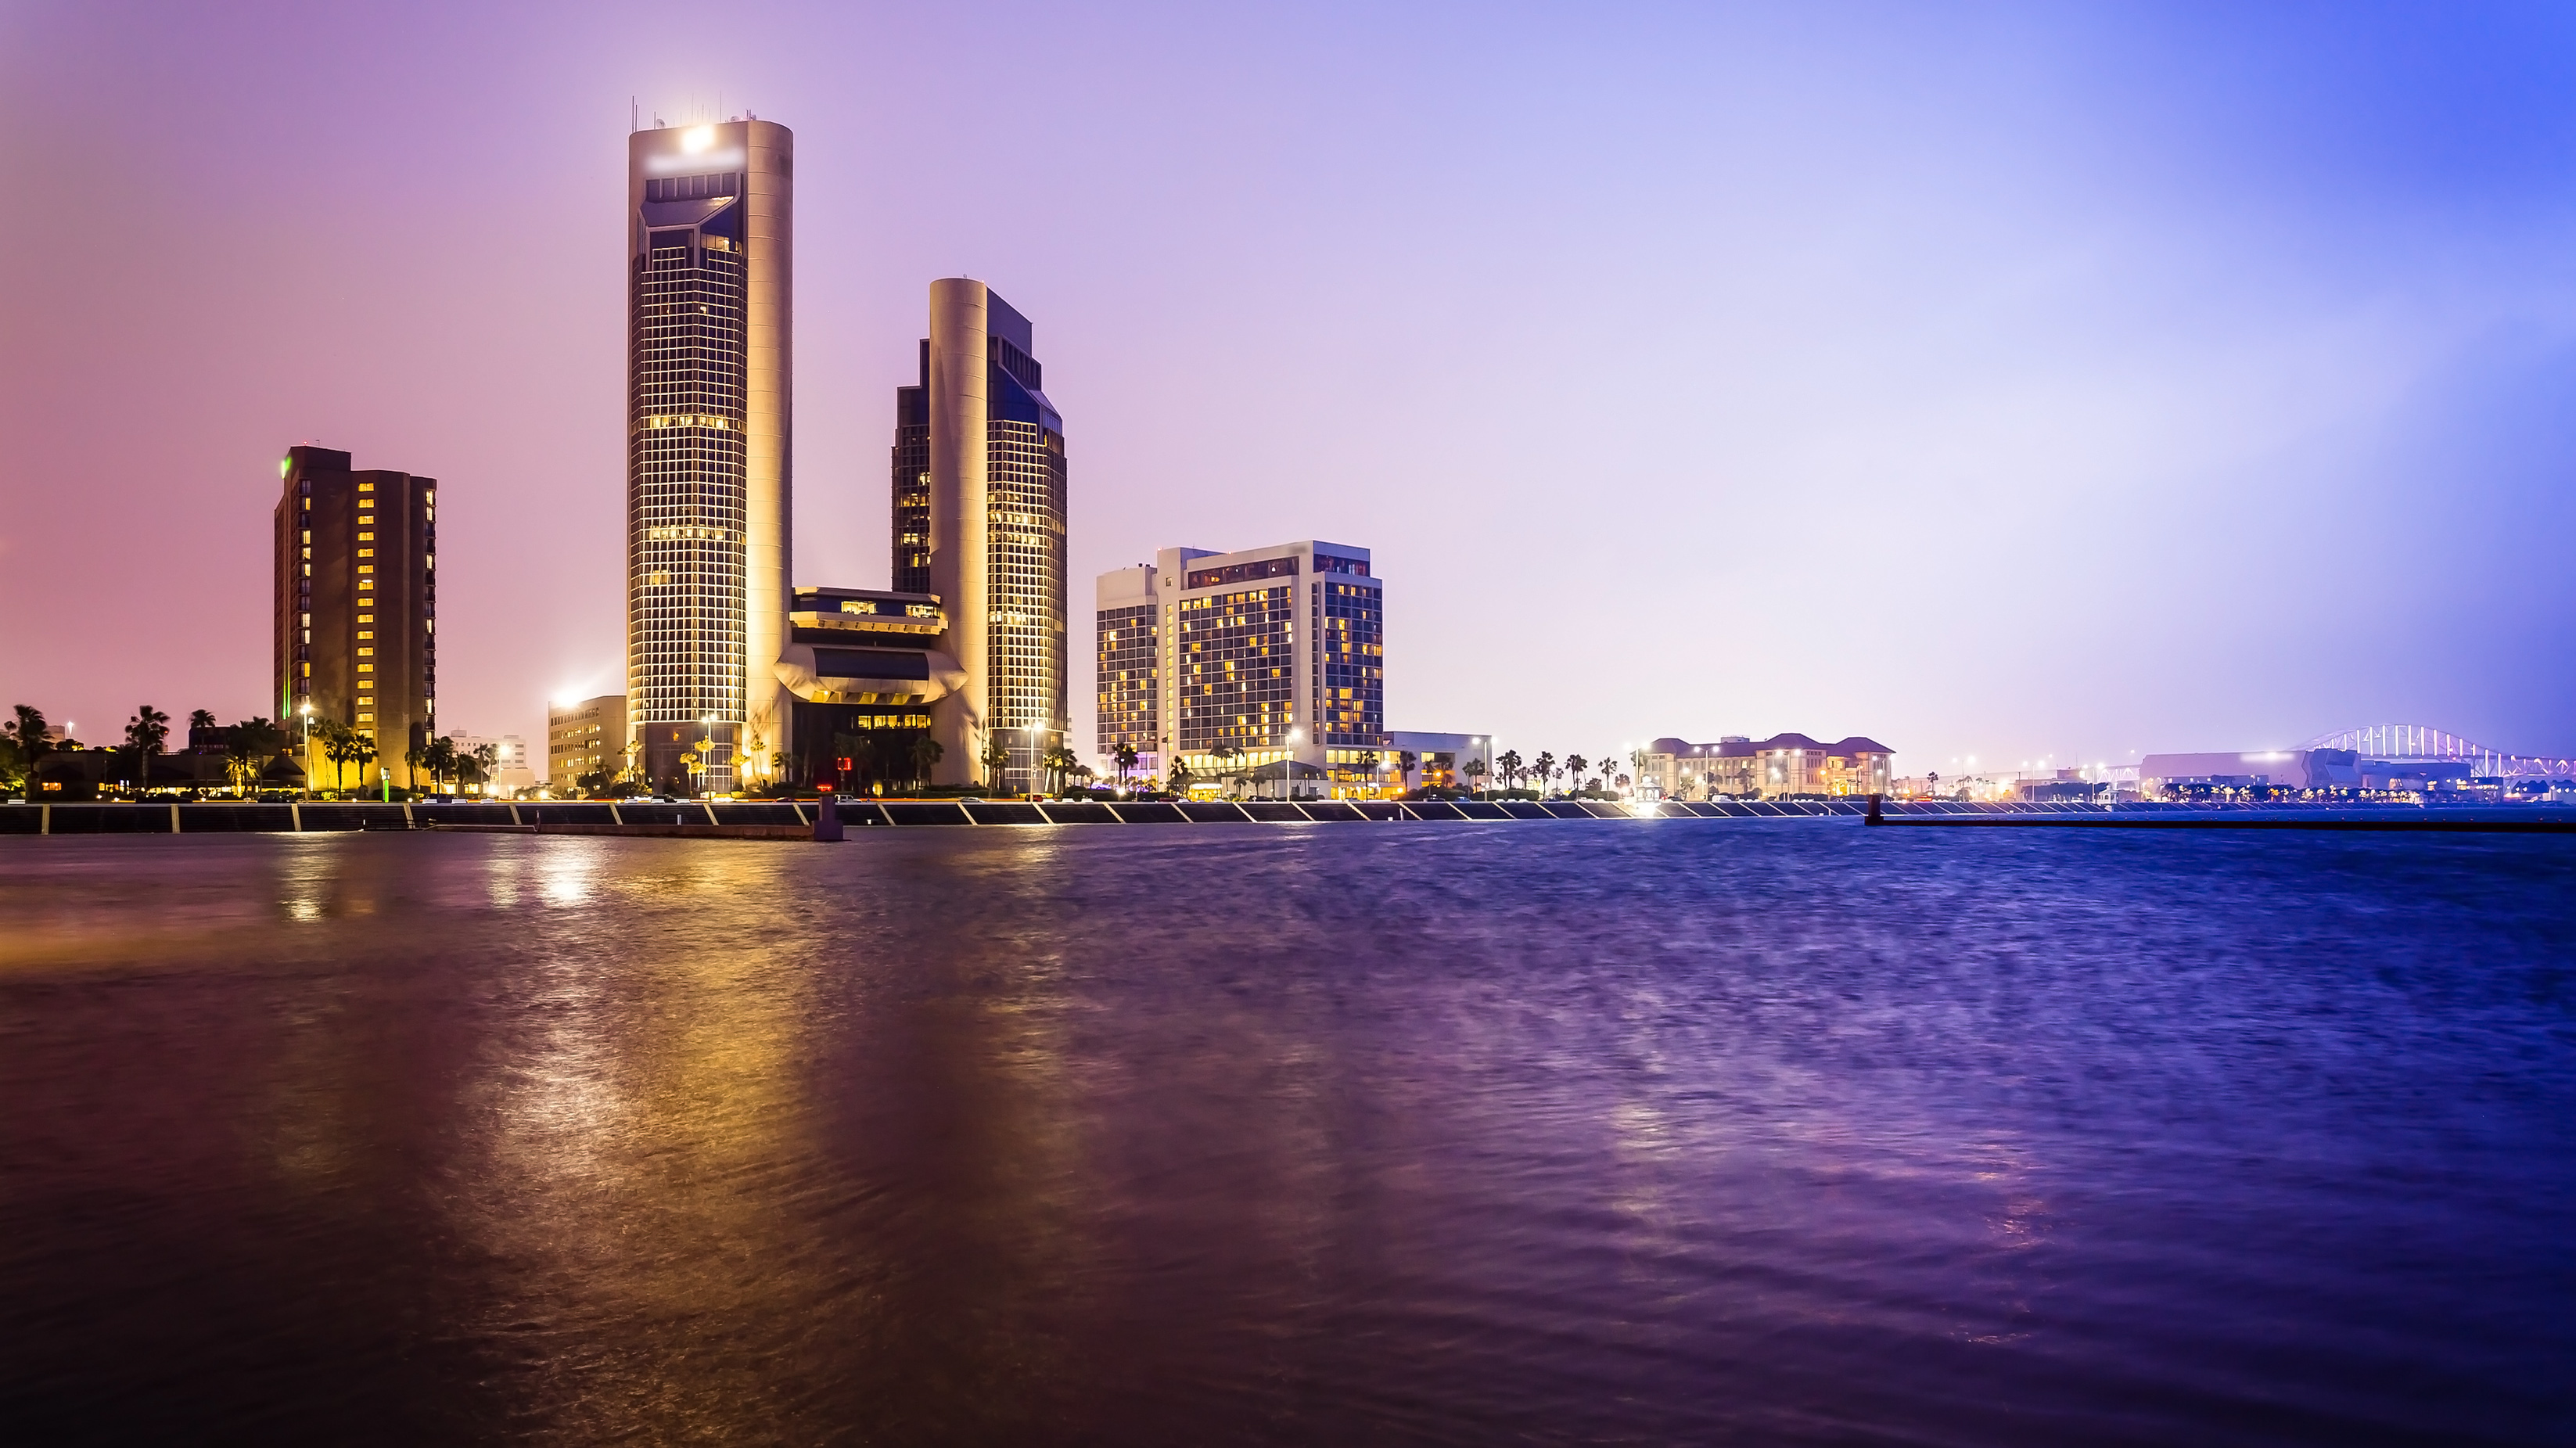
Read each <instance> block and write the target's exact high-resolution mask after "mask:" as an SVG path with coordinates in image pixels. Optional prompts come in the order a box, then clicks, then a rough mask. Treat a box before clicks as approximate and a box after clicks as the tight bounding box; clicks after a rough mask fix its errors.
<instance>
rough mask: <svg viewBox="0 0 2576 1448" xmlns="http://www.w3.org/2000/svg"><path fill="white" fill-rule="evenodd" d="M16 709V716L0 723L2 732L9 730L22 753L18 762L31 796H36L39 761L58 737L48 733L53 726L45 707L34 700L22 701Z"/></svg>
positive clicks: (18, 752)
mask: <svg viewBox="0 0 2576 1448" xmlns="http://www.w3.org/2000/svg"><path fill="white" fill-rule="evenodd" d="M16 713H17V717H16V718H14V719H12V720H10V721H9V722H8V723H6V724H0V734H5V735H6V736H7V737H8V742H9V743H10V744H11V745H12V746H13V747H14V748H15V750H16V753H17V756H18V758H17V766H18V769H19V770H20V771H21V772H22V777H23V778H24V779H25V781H26V786H27V788H26V795H27V798H29V799H34V798H35V797H36V765H37V763H38V762H39V761H41V760H42V759H43V758H44V757H45V756H46V755H47V754H49V753H51V752H52V751H53V747H54V741H53V740H52V739H51V738H50V737H48V735H47V729H48V727H49V726H47V725H46V723H45V714H44V711H43V710H41V709H38V708H37V707H36V706H35V705H33V704H20V705H18V706H17V710H16Z"/></svg>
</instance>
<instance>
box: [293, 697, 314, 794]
mask: <svg viewBox="0 0 2576 1448" xmlns="http://www.w3.org/2000/svg"><path fill="white" fill-rule="evenodd" d="M295 712H296V713H298V714H300V715H302V716H304V797H305V798H306V799H311V798H312V797H313V706H312V705H310V704H304V705H299V706H298V707H297V708H296V711H295Z"/></svg>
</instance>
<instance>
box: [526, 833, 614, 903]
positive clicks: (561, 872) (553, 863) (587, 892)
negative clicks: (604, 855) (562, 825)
mask: <svg viewBox="0 0 2576 1448" xmlns="http://www.w3.org/2000/svg"><path fill="white" fill-rule="evenodd" d="M599 857H600V852H599V851H598V850H597V849H594V848H591V847H590V846H589V842H588V841H585V840H548V841H546V842H545V848H544V849H543V850H542V851H541V852H540V853H539V854H538V856H537V897H538V898H539V899H541V900H543V901H545V902H546V903H547V904H549V905H582V904H587V903H589V900H590V896H591V891H592V888H593V886H594V883H595V881H596V878H597V876H598V873H599Z"/></svg>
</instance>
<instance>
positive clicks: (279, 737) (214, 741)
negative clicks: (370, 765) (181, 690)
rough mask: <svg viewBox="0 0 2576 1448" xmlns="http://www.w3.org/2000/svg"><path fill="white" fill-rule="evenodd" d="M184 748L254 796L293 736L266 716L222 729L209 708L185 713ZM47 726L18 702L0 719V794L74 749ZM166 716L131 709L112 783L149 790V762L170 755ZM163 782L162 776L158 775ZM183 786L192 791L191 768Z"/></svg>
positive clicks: (40, 714) (145, 707)
mask: <svg viewBox="0 0 2576 1448" xmlns="http://www.w3.org/2000/svg"><path fill="white" fill-rule="evenodd" d="M187 728H188V747H189V748H190V749H191V750H192V751H195V752H198V753H201V754H214V753H220V754H221V755H222V757H223V763H224V775H225V778H226V780H227V782H228V783H229V784H230V785H231V787H232V789H233V791H234V792H235V793H236V794H242V795H247V794H250V793H253V792H255V791H256V790H257V789H258V788H259V786H260V784H261V783H262V782H263V781H264V780H265V779H266V778H267V775H268V772H269V771H270V770H271V769H272V768H275V767H277V766H279V765H280V764H281V763H282V762H283V760H284V757H285V756H286V754H287V750H288V746H289V745H290V744H292V743H293V742H294V735H293V734H292V733H291V732H290V731H289V730H288V728H287V727H286V726H285V725H283V724H280V723H277V722H276V721H274V720H271V719H270V718H268V717H267V716H266V715H256V714H255V715H253V716H251V717H250V718H248V719H244V720H242V721H240V722H239V723H236V724H231V725H222V724H218V723H217V722H216V720H215V713H214V711H213V710H211V709H192V710H190V711H188V723H187ZM52 736H53V727H52V725H51V724H50V723H48V722H47V720H46V718H45V713H44V711H43V710H41V709H39V708H37V707H35V706H34V705H32V704H19V705H17V706H15V707H14V708H13V709H12V711H11V717H10V718H8V719H6V720H0V794H6V793H9V792H13V791H19V790H24V789H32V788H33V787H34V780H35V776H36V774H37V772H38V770H39V769H40V768H41V767H42V765H43V763H44V761H45V759H46V758H47V757H48V756H50V755H55V754H66V753H72V752H75V751H78V750H79V749H80V748H81V744H80V741H78V740H76V739H55V738H54V737H52ZM170 752H171V751H170V715H169V714H168V713H167V712H166V711H164V710H161V709H157V708H155V707H153V706H152V705H150V704H139V705H136V706H135V710H134V715H133V717H132V718H130V719H128V720H126V721H125V728H124V734H123V741H122V743H121V744H120V745H118V746H117V747H116V748H115V750H114V754H115V758H114V760H113V763H114V766H115V768H116V770H117V774H116V775H115V776H114V777H115V778H116V779H118V780H120V781H122V782H123V783H124V784H125V785H126V786H127V787H128V788H131V789H133V790H136V791H138V792H139V791H148V790H150V789H151V788H152V787H153V783H154V774H155V767H154V761H156V760H158V759H160V758H161V757H162V756H164V755H166V754H168V753H170ZM162 778H163V780H164V782H165V783H166V781H167V779H168V776H167V774H166V773H164V774H163V776H162ZM186 787H187V788H189V789H191V790H194V789H196V788H197V787H198V782H197V778H196V775H195V772H194V771H193V770H191V771H190V773H189V778H188V780H187V784H186Z"/></svg>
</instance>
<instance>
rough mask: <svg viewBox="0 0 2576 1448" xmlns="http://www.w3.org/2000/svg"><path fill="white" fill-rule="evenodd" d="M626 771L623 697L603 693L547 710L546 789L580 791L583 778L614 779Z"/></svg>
mask: <svg viewBox="0 0 2576 1448" xmlns="http://www.w3.org/2000/svg"><path fill="white" fill-rule="evenodd" d="M625 770H626V696H625V695H624V694H602V695H600V696H599V697H598V698H595V699H584V700H582V701H581V702H579V703H577V704H556V705H552V706H550V707H549V708H547V710H546V787H547V788H548V789H551V790H553V791H554V792H555V793H557V794H570V793H573V792H574V791H576V790H578V789H580V788H581V780H582V777H583V776H584V775H594V774H595V775H604V776H606V777H607V778H609V779H612V780H613V779H615V778H616V777H617V776H618V775H620V774H622V773H624V772H625Z"/></svg>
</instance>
